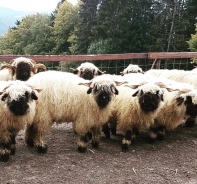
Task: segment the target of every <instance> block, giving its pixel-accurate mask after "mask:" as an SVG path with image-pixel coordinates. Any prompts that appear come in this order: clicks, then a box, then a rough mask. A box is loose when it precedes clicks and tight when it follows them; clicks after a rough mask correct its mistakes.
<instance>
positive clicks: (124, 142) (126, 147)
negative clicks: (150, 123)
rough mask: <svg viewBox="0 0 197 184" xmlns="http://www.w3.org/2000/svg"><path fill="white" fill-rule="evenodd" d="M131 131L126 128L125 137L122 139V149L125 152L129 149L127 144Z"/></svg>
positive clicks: (129, 142)
mask: <svg viewBox="0 0 197 184" xmlns="http://www.w3.org/2000/svg"><path fill="white" fill-rule="evenodd" d="M131 137H132V132H131V130H127V131H126V133H125V137H124V138H123V140H122V151H123V152H126V151H127V150H128V149H129V145H130V144H131Z"/></svg>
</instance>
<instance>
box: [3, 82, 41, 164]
mask: <svg viewBox="0 0 197 184" xmlns="http://www.w3.org/2000/svg"><path fill="white" fill-rule="evenodd" d="M0 88H1V89H0V95H1V100H0V109H1V110H0V159H1V161H7V160H8V159H9V156H10V155H11V154H14V153H15V143H16V142H15V137H16V135H17V134H18V132H19V131H20V130H22V129H24V128H25V127H26V124H28V123H32V121H33V119H34V115H35V106H36V103H35V100H37V99H38V98H37V91H38V92H40V90H36V89H33V88H32V87H31V86H29V85H27V84H26V83H25V82H23V81H0Z"/></svg>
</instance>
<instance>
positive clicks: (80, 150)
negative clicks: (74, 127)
mask: <svg viewBox="0 0 197 184" xmlns="http://www.w3.org/2000/svg"><path fill="white" fill-rule="evenodd" d="M86 149H87V148H86V147H82V146H78V147H77V150H78V152H80V153H85V152H86Z"/></svg>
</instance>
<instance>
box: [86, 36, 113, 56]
mask: <svg viewBox="0 0 197 184" xmlns="http://www.w3.org/2000/svg"><path fill="white" fill-rule="evenodd" d="M113 53H114V44H113V42H112V41H110V40H103V39H100V40H98V41H97V40H95V41H94V42H92V43H90V46H89V48H88V54H113Z"/></svg>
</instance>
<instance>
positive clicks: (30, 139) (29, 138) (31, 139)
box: [25, 125, 36, 147]
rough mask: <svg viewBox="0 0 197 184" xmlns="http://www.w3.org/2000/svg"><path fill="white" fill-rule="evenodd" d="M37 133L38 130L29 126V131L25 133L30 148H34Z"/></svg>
mask: <svg viewBox="0 0 197 184" xmlns="http://www.w3.org/2000/svg"><path fill="white" fill-rule="evenodd" d="M35 133H36V130H35V128H34V125H29V126H27V129H26V132H25V142H26V144H27V145H28V146H30V147H33V146H34V139H35Z"/></svg>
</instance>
